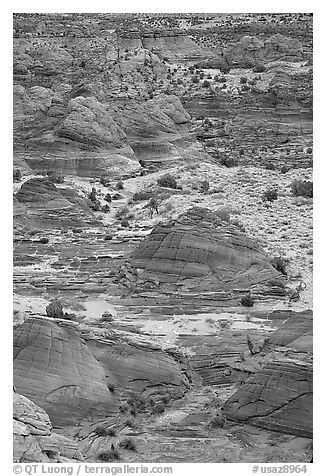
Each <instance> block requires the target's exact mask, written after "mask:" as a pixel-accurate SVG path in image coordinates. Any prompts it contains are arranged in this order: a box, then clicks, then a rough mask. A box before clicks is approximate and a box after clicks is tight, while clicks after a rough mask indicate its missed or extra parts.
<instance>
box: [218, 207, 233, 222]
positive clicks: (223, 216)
mask: <svg viewBox="0 0 326 476" xmlns="http://www.w3.org/2000/svg"><path fill="white" fill-rule="evenodd" d="M215 215H216V216H218V218H220V220H222V221H225V222H226V223H229V222H230V210H229V209H228V208H227V207H221V208H219V209H218V210H216V211H215Z"/></svg>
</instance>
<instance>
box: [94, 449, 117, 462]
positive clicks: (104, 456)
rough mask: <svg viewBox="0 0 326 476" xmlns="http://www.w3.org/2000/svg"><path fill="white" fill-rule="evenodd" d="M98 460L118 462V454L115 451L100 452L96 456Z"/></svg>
mask: <svg viewBox="0 0 326 476" xmlns="http://www.w3.org/2000/svg"><path fill="white" fill-rule="evenodd" d="M98 459H100V460H101V461H105V462H111V461H119V460H120V453H119V452H118V451H117V450H110V451H102V452H101V453H99V454H98Z"/></svg>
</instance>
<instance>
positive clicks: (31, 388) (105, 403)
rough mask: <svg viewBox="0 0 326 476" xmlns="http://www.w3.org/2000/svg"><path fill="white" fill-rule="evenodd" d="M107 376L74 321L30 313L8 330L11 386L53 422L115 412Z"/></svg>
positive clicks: (115, 407) (115, 399) (69, 422)
mask: <svg viewBox="0 0 326 476" xmlns="http://www.w3.org/2000/svg"><path fill="white" fill-rule="evenodd" d="M109 381H110V380H109V376H108V371H106V372H105V371H104V369H103V368H102V367H101V365H100V364H99V362H97V360H96V359H95V358H94V356H93V355H92V353H91V352H90V350H89V349H88V347H87V346H86V344H85V343H84V341H83V339H82V338H81V337H80V334H79V332H78V330H77V329H76V327H75V325H74V324H71V323H68V322H67V323H66V322H63V321H58V322H54V321H52V320H49V319H41V318H34V319H28V320H26V321H25V322H24V323H23V324H22V325H21V326H19V327H18V328H17V329H16V330H15V331H14V384H15V386H16V389H17V392H18V393H21V394H23V395H25V396H26V397H28V398H30V399H31V400H32V401H33V402H34V403H36V404H37V405H40V406H41V407H42V408H44V409H45V410H46V412H47V413H48V414H49V416H50V418H51V421H52V422H53V424H55V425H56V426H58V425H59V426H66V425H69V424H75V423H78V422H79V421H81V420H83V419H84V418H86V417H90V418H91V417H99V416H105V417H108V418H110V417H113V418H114V417H116V416H117V414H118V401H117V397H116V396H114V395H113V394H111V392H110V390H109V388H108V383H109Z"/></svg>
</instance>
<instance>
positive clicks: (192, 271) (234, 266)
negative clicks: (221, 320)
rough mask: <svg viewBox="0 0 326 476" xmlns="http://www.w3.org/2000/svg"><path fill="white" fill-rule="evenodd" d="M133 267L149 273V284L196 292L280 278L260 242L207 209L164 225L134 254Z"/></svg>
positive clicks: (229, 288)
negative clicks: (184, 288)
mask: <svg viewBox="0 0 326 476" xmlns="http://www.w3.org/2000/svg"><path fill="white" fill-rule="evenodd" d="M131 265H132V266H133V267H134V268H140V270H143V271H140V273H139V276H140V277H141V278H142V279H143V280H146V279H151V278H154V279H156V280H158V281H159V282H160V283H161V284H163V285H165V284H175V285H184V286H186V287H188V288H190V289H193V290H196V291H220V290H227V291H232V290H234V289H247V288H248V287H250V286H251V285H254V284H258V283H262V282H266V281H268V280H270V279H272V278H275V277H279V273H278V272H277V271H276V270H275V269H274V268H273V267H272V265H271V264H270V261H269V259H268V256H267V255H266V254H265V253H264V251H263V250H262V249H261V248H260V247H259V246H258V244H257V243H255V242H254V241H253V240H251V239H250V238H248V237H247V236H246V235H245V234H244V233H242V232H240V231H239V230H238V229H237V228H236V227H235V226H232V225H230V224H226V223H225V222H222V221H221V220H220V219H219V218H218V217H217V216H216V215H215V214H214V213H213V212H211V211H209V210H207V209H203V208H193V209H191V210H189V211H188V212H187V213H186V214H185V215H183V216H180V217H179V218H178V219H177V220H174V221H171V222H168V223H166V224H158V225H157V226H156V227H155V228H154V229H153V231H152V233H151V234H150V235H149V236H148V237H147V238H145V239H144V240H143V242H142V243H141V244H140V246H139V247H138V248H137V249H136V250H135V251H134V252H133V254H132V257H131Z"/></svg>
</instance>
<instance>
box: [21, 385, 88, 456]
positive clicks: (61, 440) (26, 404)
mask: <svg viewBox="0 0 326 476" xmlns="http://www.w3.org/2000/svg"><path fill="white" fill-rule="evenodd" d="M13 407H14V408H13V411H14V412H13V426H14V428H13V452H14V454H13V457H14V463H22V462H34V463H39V462H51V463H53V462H62V461H67V460H76V459H77V460H82V459H83V458H82V455H81V453H80V452H79V450H78V445H77V443H75V442H74V441H72V440H71V439H69V438H67V437H65V436H61V435H58V434H56V433H53V432H52V424H51V421H50V418H49V416H48V415H47V413H46V412H45V411H44V410H43V409H42V408H40V407H38V406H37V405H35V404H34V403H33V402H31V401H30V400H29V399H28V398H26V397H24V396H23V395H19V394H17V393H14V394H13Z"/></svg>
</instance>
